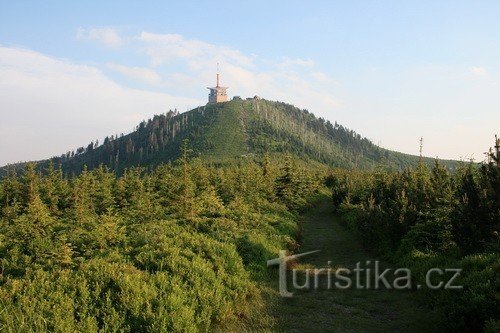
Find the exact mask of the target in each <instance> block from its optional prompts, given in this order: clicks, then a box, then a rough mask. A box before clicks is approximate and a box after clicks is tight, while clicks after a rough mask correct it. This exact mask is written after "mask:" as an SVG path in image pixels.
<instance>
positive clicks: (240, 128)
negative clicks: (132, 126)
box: [0, 100, 456, 177]
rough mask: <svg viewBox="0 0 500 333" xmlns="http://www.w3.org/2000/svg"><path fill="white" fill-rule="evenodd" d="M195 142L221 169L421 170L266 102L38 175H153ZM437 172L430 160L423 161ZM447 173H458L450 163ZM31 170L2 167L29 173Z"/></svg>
mask: <svg viewBox="0 0 500 333" xmlns="http://www.w3.org/2000/svg"><path fill="white" fill-rule="evenodd" d="M185 139H189V142H190V146H191V147H192V149H193V153H194V155H195V156H200V157H202V158H203V159H205V160H210V161H213V162H215V163H225V162H227V161H233V160H234V159H241V158H244V159H248V158H252V157H253V156H254V155H263V154H265V153H271V154H275V153H279V154H284V153H289V154H293V155H295V156H298V157H300V158H302V159H311V160H314V161H317V162H320V163H325V164H327V165H330V166H335V167H344V168H346V167H347V168H358V169H373V168H375V167H377V166H379V165H383V166H385V167H387V168H392V169H396V170H400V169H403V168H406V167H409V166H416V165H417V163H418V157H416V156H411V155H405V154H401V153H397V152H393V151H389V150H385V149H382V148H380V147H378V146H376V145H374V144H373V143H372V142H370V141H369V140H368V139H366V138H362V137H361V136H360V135H359V134H357V133H356V132H354V131H353V130H350V129H347V128H345V127H344V126H342V125H339V124H337V123H335V124H332V123H330V122H329V121H325V120H324V119H323V118H317V117H316V116H314V115H313V114H312V113H310V112H308V111H307V110H301V109H298V108H296V107H294V106H292V105H289V104H285V103H281V102H271V101H266V100H251V101H231V102H227V103H218V104H213V105H206V106H200V107H197V108H195V109H193V110H191V111H187V112H185V113H182V114H179V113H178V112H173V111H169V112H168V113H166V114H161V115H156V116H154V117H153V118H152V119H149V120H148V121H143V122H142V123H141V124H139V126H137V127H136V130H135V131H134V132H132V133H129V134H127V135H123V134H121V135H112V136H110V137H106V139H105V140H104V141H103V143H102V144H101V145H99V144H98V143H97V142H95V143H94V142H91V143H90V144H89V145H88V146H87V148H84V147H81V148H79V149H78V150H77V151H76V152H68V153H66V154H63V155H61V156H60V157H53V158H51V159H50V160H46V161H41V162H40V163H38V166H39V169H40V170H51V168H53V167H52V166H51V165H57V166H59V165H60V166H61V169H62V171H63V172H64V173H65V174H67V175H72V174H79V173H80V172H82V171H83V170H84V167H85V166H86V167H87V168H88V169H89V170H92V169H94V168H97V167H99V166H100V165H105V166H106V167H107V168H109V169H110V170H113V171H116V172H118V173H119V174H121V173H123V172H124V170H125V169H127V168H131V167H138V166H143V167H146V168H149V169H152V167H154V166H158V165H160V164H162V163H167V162H170V161H174V160H176V159H177V158H179V157H180V150H181V149H180V148H181V147H182V143H183V141H184V140H185ZM424 161H425V163H427V164H429V165H431V164H432V160H431V159H427V158H426V159H424ZM446 163H447V167H455V166H456V163H455V162H453V161H446ZM26 168H27V165H26V164H23V163H20V164H17V165H13V166H7V167H4V168H0V177H5V176H7V174H8V172H9V170H12V169H14V170H24V169H26Z"/></svg>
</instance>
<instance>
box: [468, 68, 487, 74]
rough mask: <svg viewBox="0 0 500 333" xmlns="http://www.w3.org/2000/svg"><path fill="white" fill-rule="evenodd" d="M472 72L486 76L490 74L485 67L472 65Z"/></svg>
mask: <svg viewBox="0 0 500 333" xmlns="http://www.w3.org/2000/svg"><path fill="white" fill-rule="evenodd" d="M470 72H471V73H472V74H474V75H478V76H485V75H487V74H488V71H487V70H486V68H484V67H471V68H470Z"/></svg>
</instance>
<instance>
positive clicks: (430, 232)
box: [326, 162, 500, 331]
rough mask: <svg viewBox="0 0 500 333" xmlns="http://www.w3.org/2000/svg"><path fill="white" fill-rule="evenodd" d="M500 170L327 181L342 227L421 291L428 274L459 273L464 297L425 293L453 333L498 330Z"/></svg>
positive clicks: (341, 176)
mask: <svg viewBox="0 0 500 333" xmlns="http://www.w3.org/2000/svg"><path fill="white" fill-rule="evenodd" d="M499 170H500V168H499V166H498V164H493V163H489V164H484V165H481V166H480V167H478V168H477V167H474V166H473V165H472V164H471V165H468V166H463V167H462V168H461V169H460V170H458V171H457V172H456V173H455V174H450V172H449V171H447V170H446V169H445V168H444V167H443V166H442V165H440V164H439V163H437V162H436V163H435V165H434V167H433V168H432V170H430V171H429V170H428V169H427V167H426V166H425V165H421V166H419V167H418V168H417V169H416V170H405V171H403V172H399V173H390V172H380V171H377V172H373V173H363V172H361V173H360V172H351V173H347V172H345V171H341V170H334V171H333V172H332V173H331V175H329V176H328V177H327V178H326V181H327V184H328V185H329V186H330V187H331V188H332V198H333V204H334V206H335V207H336V210H337V213H339V214H340V215H341V218H342V220H343V221H344V223H345V224H346V225H347V226H348V227H349V228H350V229H351V230H354V231H355V232H356V233H357V234H358V235H359V237H360V238H361V239H363V241H364V244H365V245H366V246H367V247H369V248H371V249H372V250H374V251H375V252H377V253H379V254H381V255H383V256H385V257H387V258H389V259H392V261H394V262H396V263H398V264H400V265H402V266H401V267H408V268H410V269H411V270H412V275H413V277H414V279H413V282H414V283H415V285H417V284H422V285H424V284H425V274H426V272H427V270H428V269H430V268H433V267H454V268H463V272H462V274H461V276H460V280H459V281H457V282H456V284H459V285H460V284H461V285H463V286H464V289H463V292H462V291H460V292H457V291H456V290H440V291H433V292H429V293H428V295H427V296H428V302H429V303H430V304H431V306H432V307H434V309H436V310H437V311H439V312H440V313H441V315H442V318H443V323H444V325H445V328H447V329H448V330H450V331H481V330H483V329H485V330H488V329H490V328H491V327H494V326H495V325H497V322H498V312H497V311H496V310H495V309H498V308H499V307H500V303H499V300H498V297H497V295H498V292H499V276H498V272H499V268H500V266H499V265H500V257H499V241H500V239H499V229H500V202H499V195H500V186H499V185H500V172H499Z"/></svg>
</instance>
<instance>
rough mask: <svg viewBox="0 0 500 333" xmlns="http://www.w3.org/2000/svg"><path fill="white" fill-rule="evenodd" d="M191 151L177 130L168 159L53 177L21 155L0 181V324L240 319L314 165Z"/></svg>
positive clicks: (126, 327)
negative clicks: (21, 168) (21, 166)
mask: <svg viewBox="0 0 500 333" xmlns="http://www.w3.org/2000/svg"><path fill="white" fill-rule="evenodd" d="M191 155H192V151H191V150H190V149H189V147H188V142H187V141H185V142H184V144H183V147H182V151H181V155H180V158H179V160H178V161H176V162H175V163H173V164H166V165H161V166H159V167H158V168H156V169H154V170H151V171H150V172H147V171H145V170H144V169H141V168H132V169H127V170H124V171H123V174H122V175H121V176H117V175H116V174H115V173H114V172H112V171H110V169H109V168H108V167H106V166H100V167H98V168H95V169H94V170H91V171H89V170H86V169H84V170H83V172H81V173H80V174H79V175H78V176H76V177H72V178H65V177H64V176H63V173H62V170H61V169H60V168H58V169H55V168H54V167H53V166H52V165H51V166H49V168H48V170H47V172H45V173H44V175H42V174H41V173H39V172H38V171H37V169H36V168H35V166H34V165H29V166H28V168H27V170H26V172H25V173H24V174H23V175H21V176H20V177H19V176H16V175H14V174H12V175H10V176H9V177H8V178H6V179H4V180H2V181H0V203H1V205H2V206H1V213H0V258H1V263H0V264H1V265H0V267H1V271H0V307H1V311H0V330H2V331H6V332H18V331H37V332H38V331H54V332H97V331H103V332H116V331H120V332H121V331H123V332H151V331H153V332H171V331H176V332H178V331H185V332H198V331H205V332H206V331H212V330H213V329H215V328H220V329H223V328H224V327H225V325H230V324H231V323H238V322H240V321H243V323H240V324H239V325H240V326H244V322H245V320H248V317H249V316H250V311H251V310H250V309H251V308H252V307H253V304H259V303H260V290H259V289H258V288H257V285H256V281H257V280H259V279H263V278H265V277H267V275H266V269H265V267H266V266H265V264H266V260H268V259H270V258H271V257H274V256H276V254H277V252H278V251H279V250H280V249H283V248H287V247H292V246H294V242H295V241H294V237H295V235H296V233H297V218H296V215H295V214H294V213H292V212H291V210H290V208H289V207H288V206H287V205H288V204H290V203H291V202H293V205H290V207H292V206H293V208H294V209H298V208H300V207H299V205H300V204H302V203H305V201H304V200H303V199H302V198H299V196H298V193H299V192H298V191H301V192H302V194H307V193H313V192H314V191H315V188H316V187H317V181H313V180H314V179H318V178H319V177H320V176H319V175H318V174H316V172H319V173H320V172H321V169H314V172H313V170H305V169H304V168H302V167H301V166H299V165H300V163H301V162H300V161H297V160H294V159H292V158H288V159H287V162H286V163H285V165H283V164H282V163H281V162H280V159H279V158H276V159H275V158H272V157H270V156H267V157H266V158H265V159H263V160H262V161H259V162H258V163H256V162H253V161H252V160H245V161H244V163H237V164H233V165H225V166H224V167H221V166H218V167H215V166H213V165H210V164H207V163H206V162H204V161H202V160H200V159H198V158H195V159H193V158H192V156H191ZM279 170H282V171H283V172H284V171H285V170H286V172H284V174H283V175H282V176H279V174H281V173H282V172H280V171H279ZM299 170H300V171H299ZM291 175H293V176H291ZM299 175H300V177H299ZM283 176H286V177H285V178H286V179H287V181H284V180H283V179H284V178H283ZM275 183H277V184H282V185H283V186H287V187H288V189H287V191H291V192H293V193H294V194H293V195H294V196H293V197H285V196H282V195H281V194H282V192H280V193H281V194H280V195H278V193H276V192H275V189H274V184H275ZM278 198H279V199H278ZM292 199H293V200H295V201H293V200H292ZM299 199H300V201H298V200H299ZM235 325H236V324H235Z"/></svg>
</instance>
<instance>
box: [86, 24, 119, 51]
mask: <svg viewBox="0 0 500 333" xmlns="http://www.w3.org/2000/svg"><path fill="white" fill-rule="evenodd" d="M76 38H77V39H89V40H95V41H99V42H101V43H103V44H104V45H106V46H109V47H113V48H118V47H120V46H122V45H123V43H124V40H123V38H121V37H120V35H119V34H118V32H117V31H116V30H115V29H113V28H90V29H84V28H78V30H77V32H76Z"/></svg>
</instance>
